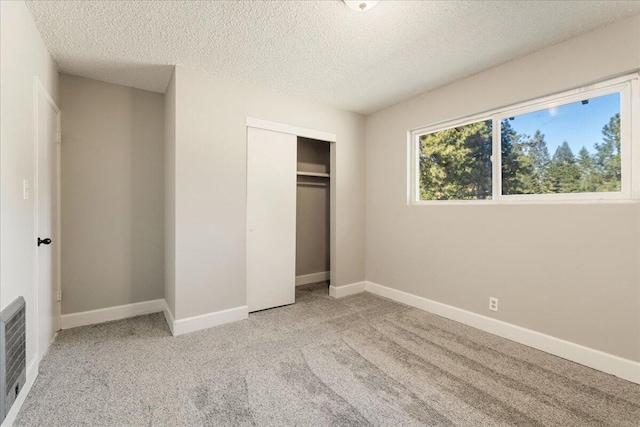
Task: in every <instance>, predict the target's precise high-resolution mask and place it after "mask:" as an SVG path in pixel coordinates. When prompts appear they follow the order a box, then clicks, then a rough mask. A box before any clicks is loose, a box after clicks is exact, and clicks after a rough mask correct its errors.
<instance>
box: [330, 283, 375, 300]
mask: <svg viewBox="0 0 640 427" xmlns="http://www.w3.org/2000/svg"><path fill="white" fill-rule="evenodd" d="M366 290H367V282H356V283H350V284H348V285H342V286H333V285H331V286H329V295H331V296H332V297H334V298H342V297H346V296H349V295H353V294H357V293H360V292H364V291H366Z"/></svg>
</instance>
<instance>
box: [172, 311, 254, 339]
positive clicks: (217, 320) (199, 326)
mask: <svg viewBox="0 0 640 427" xmlns="http://www.w3.org/2000/svg"><path fill="white" fill-rule="evenodd" d="M167 311H168V310H167ZM168 314H169V315H171V312H169V313H168ZM165 316H167V313H166V312H165ZM171 317H172V320H173V316H171ZM247 318H249V307H248V306H246V305H243V306H240V307H235V308H230V309H228V310H221V311H216V312H213V313H207V314H202V315H200V316H193V317H187V318H186V319H180V320H173V327H172V326H171V325H169V328H170V329H171V332H172V333H173V335H174V336H178V335H183V334H188V333H189V332H196V331H201V330H203V329H208V328H211V327H212V326H218V325H222V324H225V323H231V322H236V321H238V320H244V319H247Z"/></svg>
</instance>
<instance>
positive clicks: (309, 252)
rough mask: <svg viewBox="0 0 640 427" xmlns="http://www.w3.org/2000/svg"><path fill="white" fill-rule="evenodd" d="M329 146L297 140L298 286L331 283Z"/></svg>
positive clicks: (312, 141)
mask: <svg viewBox="0 0 640 427" xmlns="http://www.w3.org/2000/svg"><path fill="white" fill-rule="evenodd" d="M330 158H331V156H330V144H329V143H327V142H325V141H318V140H315V139H309V138H303V137H298V169H297V170H298V172H297V174H298V180H297V191H296V210H297V213H296V285H304V284H307V283H314V282H321V281H325V280H329V206H330V194H329V191H330V185H329V183H330V179H331V174H330Z"/></svg>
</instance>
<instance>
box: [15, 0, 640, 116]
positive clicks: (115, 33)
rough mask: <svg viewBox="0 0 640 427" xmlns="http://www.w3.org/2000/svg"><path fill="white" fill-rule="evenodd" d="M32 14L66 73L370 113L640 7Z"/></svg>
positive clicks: (206, 7) (323, 5) (294, 4)
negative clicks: (219, 88)
mask: <svg viewBox="0 0 640 427" xmlns="http://www.w3.org/2000/svg"><path fill="white" fill-rule="evenodd" d="M27 4H28V7H29V9H30V10H31V13H32V14H33V16H34V19H35V22H36V25H37V26H38V29H39V30H40V32H41V33H42V37H43V39H44V41H45V43H46V45H47V47H48V48H49V51H50V52H51V55H52V57H53V59H54V60H55V61H56V62H57V64H58V67H59V69H60V71H62V72H64V73H69V74H74V75H78V76H83V77H89V78H93V79H97V80H103V81H107V82H112V83H118V84H122V85H127V86H133V87H137V88H140V89H147V90H151V91H156V92H164V90H165V88H166V85H167V82H168V80H169V78H170V76H171V70H172V65H174V64H180V65H184V66H187V67H192V68H196V69H200V70H204V71H207V72H210V73H212V74H215V75H218V76H221V77H228V78H232V79H236V80H241V81H247V82H252V83H254V84H257V85H260V86H265V87H269V88H272V89H275V90H277V91H279V92H283V93H287V94H291V95H297V96H301V97H304V98H307V99H310V100H313V101H317V102H321V103H325V104H329V105H333V106H336V107H339V108H343V109H346V110H351V111H356V112H359V113H364V114H368V113H371V112H374V111H377V110H379V109H382V108H384V107H387V106H389V105H392V104H395V103H397V102H400V101H402V100H405V99H407V98H410V97H412V96H415V95H417V94H419V93H421V92H424V91H427V90H430V89H434V88H436V87H439V86H442V85H444V84H447V83H450V82H452V81H455V80H458V79H460V78H464V77H466V76H469V75H472V74H475V73H477V72H480V71H482V70H486V69H488V68H491V67H494V66H496V65H499V64H501V63H504V62H507V61H509V60H512V59H515V58H517V57H520V56H523V55H526V54H528V53H531V52H534V51H536V50H539V49H542V48H544V47H546V46H549V45H552V44H555V43H558V42H560V41H563V40H566V39H568V38H570V37H573V36H575V35H577V34H579V33H582V32H585V31H589V30H591V29H594V28H597V27H600V26H603V25H606V24H608V23H611V22H613V21H616V20H619V19H621V18H624V17H627V16H631V15H634V14H637V13H640V2H638V1H626V2H625V1H578V2H561V1H555V2H550V1H529V2H515V1H495V2H488V1H470V2H462V1H460V2H453V1H381V2H380V3H379V4H378V6H377V7H376V8H375V9H373V10H371V11H368V12H364V13H360V12H354V11H352V10H350V9H348V8H347V7H346V6H345V5H344V4H343V3H342V2H341V1H339V0H328V1H212V2H195V1H190V2H166V1H152V2H148V1H144V2H143V1H80V2H71V1H37V2H31V1H30V2H28V3H27ZM612 48H615V47H612Z"/></svg>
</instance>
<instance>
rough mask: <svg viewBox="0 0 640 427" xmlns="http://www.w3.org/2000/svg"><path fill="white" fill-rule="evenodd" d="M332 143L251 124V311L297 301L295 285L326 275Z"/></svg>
mask: <svg viewBox="0 0 640 427" xmlns="http://www.w3.org/2000/svg"><path fill="white" fill-rule="evenodd" d="M334 138H335V137H334ZM330 147H331V144H330V143H328V142H325V141H321V140H315V139H310V138H306V137H299V136H298V135H296V134H295V133H292V132H288V133H285V132H279V131H276V130H271V129H264V128H259V127H251V126H249V127H248V128H247V305H248V307H249V311H250V312H254V311H259V310H264V309H267V308H272V307H278V306H282V305H287V304H293V303H294V302H295V286H296V284H305V283H312V282H318V281H323V280H328V276H329V271H330V268H329V259H330V257H329V251H330V249H329V233H330V232H329V230H330V227H329V221H330V194H329V191H330V185H329V182H330V179H331V176H330V173H331V172H330V158H331V155H330V153H331V148H330Z"/></svg>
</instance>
